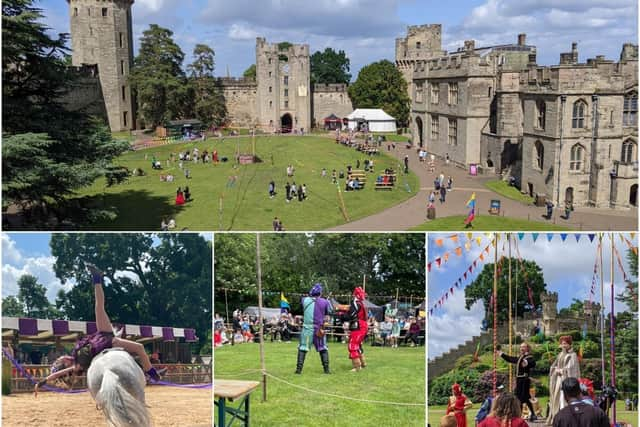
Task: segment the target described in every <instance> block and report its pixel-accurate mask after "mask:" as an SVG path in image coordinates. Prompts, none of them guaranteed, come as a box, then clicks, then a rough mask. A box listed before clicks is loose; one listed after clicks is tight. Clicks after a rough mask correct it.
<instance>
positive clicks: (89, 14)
mask: <svg viewBox="0 0 640 427" xmlns="http://www.w3.org/2000/svg"><path fill="white" fill-rule="evenodd" d="M87 15H88V16H91V8H90V7H88V8H87Z"/></svg>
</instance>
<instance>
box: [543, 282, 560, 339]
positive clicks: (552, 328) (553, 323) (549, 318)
mask: <svg viewBox="0 0 640 427" xmlns="http://www.w3.org/2000/svg"><path fill="white" fill-rule="evenodd" d="M540 301H541V302H542V323H543V324H544V332H545V334H547V335H554V334H556V333H557V332H558V293H557V292H543V293H542V294H541V295H540Z"/></svg>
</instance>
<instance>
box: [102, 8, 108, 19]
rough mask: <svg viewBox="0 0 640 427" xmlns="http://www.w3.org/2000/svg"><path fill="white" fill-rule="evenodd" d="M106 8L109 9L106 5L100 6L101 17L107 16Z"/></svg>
mask: <svg viewBox="0 0 640 427" xmlns="http://www.w3.org/2000/svg"><path fill="white" fill-rule="evenodd" d="M108 10H109V9H107V8H106V7H103V8H102V16H103V17H104V16H107V11H108Z"/></svg>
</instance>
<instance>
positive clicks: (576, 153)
mask: <svg viewBox="0 0 640 427" xmlns="http://www.w3.org/2000/svg"><path fill="white" fill-rule="evenodd" d="M583 160H584V147H583V146H582V145H580V144H576V145H574V146H573V147H571V161H570V162H569V169H570V170H572V171H579V170H582V163H583Z"/></svg>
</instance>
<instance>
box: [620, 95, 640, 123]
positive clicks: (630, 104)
mask: <svg viewBox="0 0 640 427" xmlns="http://www.w3.org/2000/svg"><path fill="white" fill-rule="evenodd" d="M637 123H638V94H637V93H636V92H631V93H629V94H627V95H626V96H625V97H624V109H623V111H622V126H635V125H636V124H637Z"/></svg>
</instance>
